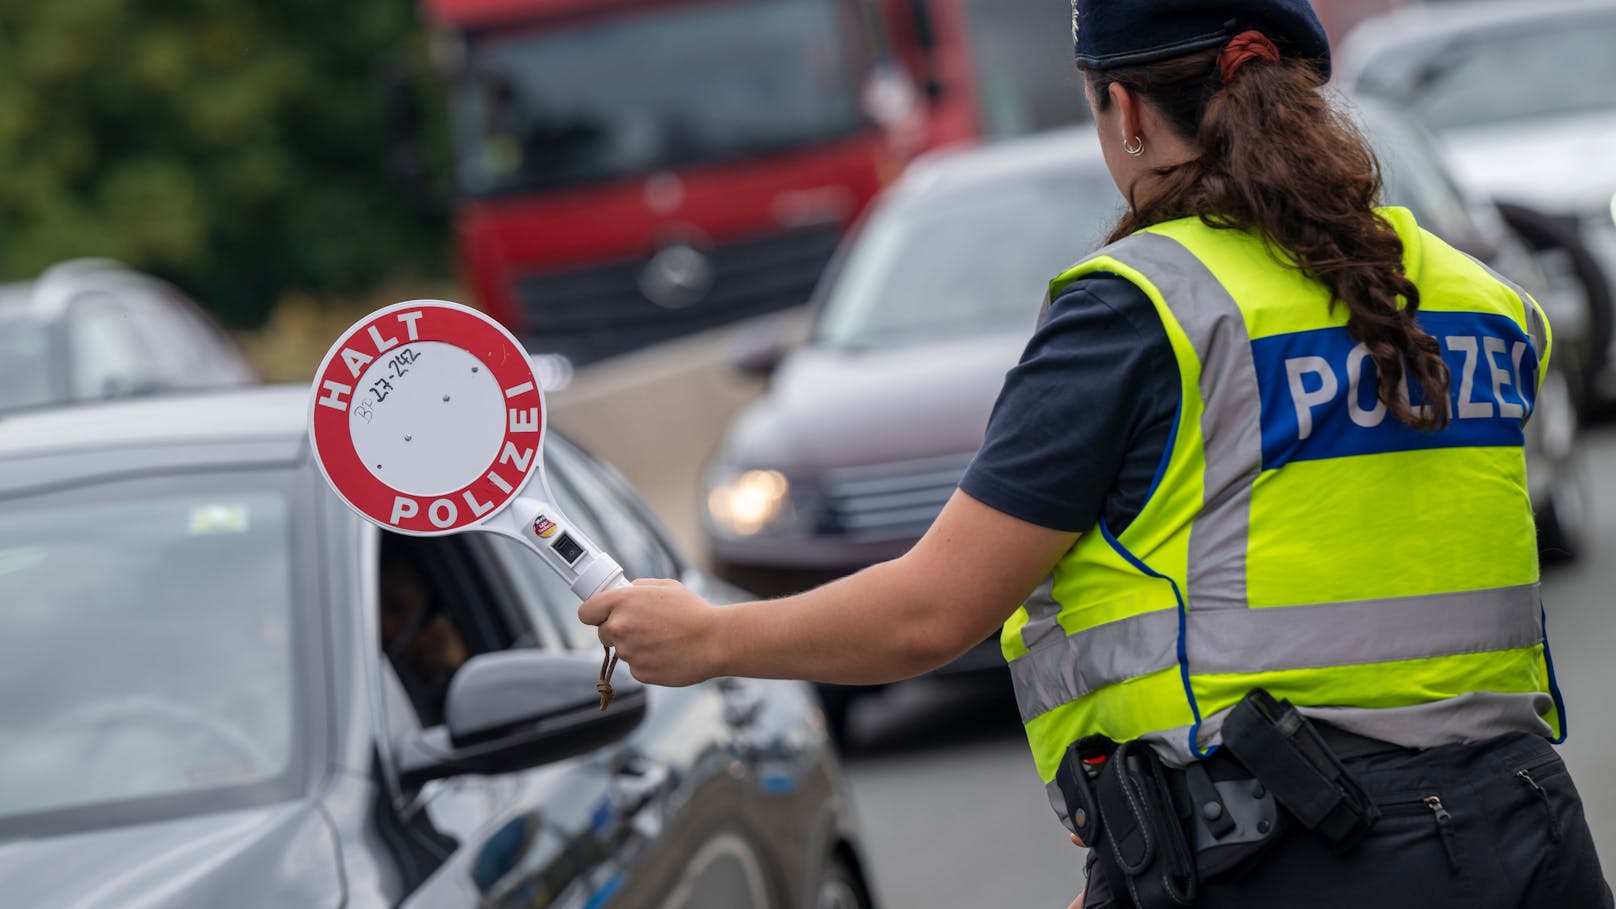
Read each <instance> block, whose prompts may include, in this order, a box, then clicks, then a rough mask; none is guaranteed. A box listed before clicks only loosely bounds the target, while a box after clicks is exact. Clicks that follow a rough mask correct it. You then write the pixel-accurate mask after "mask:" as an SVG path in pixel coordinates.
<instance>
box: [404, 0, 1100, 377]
mask: <svg viewBox="0 0 1616 909" xmlns="http://www.w3.org/2000/svg"><path fill="white" fill-rule="evenodd" d="M970 2H974V0H425V13H426V15H427V17H428V19H429V22H430V24H431V25H432V26H433V28H434V29H435V30H436V32H437V33H438V35H439V37H440V39H441V40H440V45H441V47H442V48H443V53H441V54H440V56H441V58H442V60H443V65H444V66H445V69H446V73H445V75H446V77H447V78H448V80H449V97H450V107H451V112H452V120H453V124H452V128H453V134H454V143H453V144H454V148H455V171H456V173H455V182H456V187H457V203H456V209H455V229H456V234H457V247H458V255H459V257H460V266H461V270H462V274H463V275H464V276H466V278H467V279H468V280H469V282H470V283H471V285H472V287H473V290H474V292H475V294H476V296H477V298H478V299H479V301H480V302H481V304H482V305H483V306H484V308H486V309H487V311H488V312H489V313H490V314H492V315H493V316H495V317H496V318H498V319H500V320H501V321H502V322H504V323H505V324H507V325H509V326H511V328H512V329H513V330H514V331H515V332H516V333H517V334H518V335H520V336H523V337H525V338H528V339H529V340H530V341H531V343H532V345H533V347H534V348H535V349H536V350H548V351H557V352H561V353H564V354H566V355H568V356H570V357H572V358H573V359H574V360H575V361H579V362H586V361H589V360H593V359H597V358H600V357H603V356H609V355H612V354H614V353H619V352H622V351H625V350H630V349H633V348H636V347H640V346H643V345H645V344H648V343H651V342H654V341H657V340H662V339H665V338H668V337H671V336H673V335H677V334H681V333H684V332H688V331H693V330H697V329H701V328H706V327H711V326H714V325H718V324H721V323H724V322H728V321H731V320H733V319H736V318H739V317H741V316H745V315H749V314H754V313H761V312H765V311H769V310H773V309H778V308H782V307H786V306H791V305H794V304H798V303H802V302H805V301H806V300H807V299H808V297H809V294H810V292H811V290H812V287H813V285H814V283H815V281H816V280H817V278H818V276H819V273H820V271H821V269H822V268H823V267H824V265H825V263H826V261H827V260H828V259H829V257H830V255H831V253H832V251H833V250H834V248H835V246H836V243H837V241H838V239H839V238H840V236H841V234H842V232H843V231H844V230H845V229H846V228H847V227H848V225H849V224H850V223H851V222H852V220H853V219H854V218H855V217H856V216H857V215H858V214H859V212H860V211H862V210H863V208H864V206H865V204H866V203H867V202H868V201H869V200H870V199H871V198H872V197H873V196H874V195H875V194H876V192H878V191H879V190H880V188H881V187H882V186H883V185H884V184H886V183H887V182H888V181H889V180H891V179H892V178H893V177H894V176H896V175H897V173H898V172H899V171H900V170H901V169H902V168H903V166H904V165H905V164H906V163H907V161H908V160H909V159H910V158H912V157H913V156H915V155H916V154H918V153H919V152H921V151H924V150H926V149H928V148H932V147H935V146H938V145H942V144H946V143H949V142H953V141H957V140H961V139H967V138H971V137H974V136H977V135H980V134H981V133H982V132H983V128H982V125H981V123H982V119H983V118H982V115H981V112H980V110H979V106H978V96H977V92H976V80H975V79H974V77H973V73H972V65H971V55H970V53H969V52H967V51H966V50H965V48H966V47H967V44H968V39H967V30H968V28H967V19H966V15H967V10H966V6H965V4H967V3H970ZM1001 2H1002V0H1001ZM1042 3H1043V5H1046V6H1047V5H1050V0H1042ZM1055 4H1056V8H1058V7H1059V6H1060V5H1063V4H1064V0H1055ZM1076 100H1077V102H1078V103H1081V98H1080V96H1079V97H1078V98H1077V99H1076Z"/></svg>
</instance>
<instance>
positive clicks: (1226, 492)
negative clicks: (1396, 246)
mask: <svg viewBox="0 0 1616 909" xmlns="http://www.w3.org/2000/svg"><path fill="white" fill-rule="evenodd" d="M1382 215H1383V216H1384V217H1385V218H1386V219H1387V220H1388V221H1389V222H1390V223H1391V224H1392V225H1393V226H1394V227H1396V229H1397V231H1398V233H1399V235H1400V236H1401V237H1402V239H1403V245H1404V250H1405V252H1404V258H1405V267H1406V271H1407V274H1408V275H1409V277H1410V278H1411V279H1412V280H1413V281H1414V282H1415V284H1416V286H1418V287H1419V289H1420V310H1419V316H1418V319H1419V322H1420V324H1421V326H1422V327H1423V328H1424V329H1425V330H1426V331H1427V332H1429V333H1430V334H1431V335H1433V336H1434V337H1435V338H1436V339H1437V340H1438V341H1439V342H1440V343H1441V345H1442V351H1443V358H1444V360H1445V361H1446V362H1447V364H1448V367H1449V369H1450V370H1451V372H1452V383H1451V384H1452V390H1451V393H1450V403H1451V405H1452V421H1451V423H1450V425H1449V426H1448V428H1447V429H1445V430H1443V431H1441V432H1436V433H1429V432H1419V431H1416V430H1414V429H1411V428H1409V427H1408V426H1406V425H1405V424H1403V423H1401V422H1400V421H1399V420H1397V419H1396V418H1395V417H1393V416H1391V415H1390V414H1389V413H1388V412H1387V410H1386V408H1385V406H1384V405H1383V404H1381V403H1380V401H1379V399H1378V394H1377V390H1378V379H1377V376H1376V368H1375V362H1374V359H1373V357H1371V356H1369V354H1368V351H1367V349H1366V348H1365V346H1364V345H1363V344H1360V343H1358V342H1356V341H1354V340H1353V339H1352V337H1351V336H1349V335H1348V333H1347V330H1346V321H1347V310H1346V307H1345V306H1344V305H1337V306H1335V307H1333V308H1332V307H1331V306H1330V300H1329V294H1328V292H1327V291H1326V290H1325V289H1324V287H1323V286H1322V285H1320V284H1318V283H1317V282H1314V281H1311V280H1309V279H1307V278H1305V277H1304V276H1303V275H1302V274H1301V273H1300V272H1299V271H1298V270H1297V269H1295V268H1290V267H1284V266H1281V265H1280V264H1279V263H1278V262H1277V260H1276V259H1275V258H1274V257H1273V255H1271V254H1270V251H1269V250H1268V248H1266V246H1265V244H1264V243H1263V242H1262V240H1261V239H1259V238H1257V237H1255V236H1253V235H1251V234H1248V233H1245V232H1241V231H1236V230H1219V229H1214V228H1211V227H1208V226H1206V225H1204V224H1203V223H1201V222H1200V220H1199V219H1194V218H1191V219H1186V220H1182V221H1175V222H1170V223H1166V224H1161V225H1157V226H1155V227H1152V228H1149V229H1147V230H1144V231H1141V232H1139V233H1136V234H1134V235H1132V236H1130V237H1127V238H1125V239H1123V240H1121V241H1118V242H1117V243H1115V244H1113V245H1111V246H1110V247H1108V248H1106V249H1104V250H1101V251H1100V252H1099V253H1098V254H1096V255H1095V256H1093V257H1092V258H1089V259H1087V260H1086V261H1084V262H1082V263H1080V264H1078V265H1077V266H1075V267H1073V268H1072V269H1070V270H1068V271H1067V272H1065V273H1064V274H1062V275H1060V276H1059V277H1057V278H1056V279H1055V280H1054V281H1053V282H1051V286H1050V292H1051V298H1053V297H1055V296H1058V295H1059V294H1060V292H1061V290H1062V289H1063V288H1064V287H1065V286H1066V285H1068V284H1070V283H1071V282H1073V281H1075V280H1076V279H1078V278H1080V277H1082V276H1083V275H1086V274H1091V273H1095V272H1107V273H1113V274H1117V275H1120V276H1122V277H1124V278H1126V279H1128V280H1130V281H1132V282H1133V283H1134V284H1136V285H1137V286H1138V287H1139V288H1140V289H1141V290H1143V291H1144V292H1145V293H1146V294H1147V295H1148V296H1149V297H1150V299H1151V300H1152V302H1153V303H1154V304H1155V307H1156V310H1157V312H1158V313H1159V315H1160V317H1161V320H1162V323H1163V325H1164V326H1165V327H1166V330H1167V335H1168V339H1169V341H1170V342H1171V345H1172V348H1173V351H1174V354H1175V356H1176V358H1177V360H1178V367H1179V373H1180V376H1181V378H1182V383H1183V387H1182V398H1181V404H1180V406H1179V411H1178V416H1177V422H1176V424H1175V428H1174V430H1173V435H1172V438H1171V440H1170V441H1169V443H1168V446H1167V452H1166V455H1165V456H1164V458H1163V463H1162V464H1161V465H1160V467H1159V468H1158V471H1157V476H1156V480H1155V483H1154V486H1153V489H1152V492H1151V493H1150V495H1149V497H1148V498H1147V500H1146V503H1145V505H1144V508H1143V510H1142V511H1141V512H1140V513H1139V515H1138V517H1137V518H1135V519H1134V521H1133V522H1132V523H1131V524H1129V525H1128V527H1127V528H1126V529H1125V530H1124V531H1123V532H1122V533H1120V534H1112V533H1111V532H1110V530H1109V528H1107V527H1106V526H1105V525H1104V523H1103V521H1102V523H1101V526H1100V527H1099V528H1098V529H1097V532H1093V533H1088V534H1085V535H1083V536H1082V537H1081V538H1079V540H1078V542H1077V544H1076V545H1075V546H1074V547H1073V549H1072V550H1071V551H1070V552H1069V553H1068V554H1067V555H1066V556H1065V557H1064V558H1063V559H1062V560H1061V562H1060V563H1059V564H1058V565H1057V566H1056V568H1055V571H1054V573H1053V574H1052V576H1051V577H1050V578H1049V579H1048V581H1046V582H1045V584H1044V585H1043V586H1042V587H1041V588H1040V589H1039V590H1038V591H1036V592H1035V593H1034V595H1033V597H1032V598H1031V599H1030V600H1029V602H1028V603H1027V604H1026V605H1025V606H1023V607H1022V608H1021V609H1019V610H1018V611H1017V612H1016V614H1015V615H1014V616H1013V617H1012V618H1011V620H1010V621H1009V622H1008V623H1007V624H1006V625H1005V627H1004V631H1003V634H1002V637H1001V643H1002V646H1003V650H1004V654H1005V657H1006V658H1007V659H1008V660H1009V662H1010V668H1011V674H1012V676H1013V677H1014V680H1015V685H1016V693H1017V699H1018V702H1019V705H1020V709H1021V714H1022V720H1023V722H1024V723H1025V725H1026V729H1027V737H1028V740H1029V743H1030V744H1031V746H1032V750H1033V756H1034V759H1035V762H1036V764H1037V766H1038V770H1039V773H1040V775H1041V776H1042V777H1043V779H1044V781H1045V783H1046V784H1047V783H1050V782H1051V781H1052V780H1053V779H1054V776H1055V771H1056V768H1057V766H1058V765H1059V763H1060V760H1061V756H1062V754H1063V753H1064V751H1065V749H1066V748H1067V746H1069V745H1070V744H1071V743H1073V742H1075V741H1077V740H1078V739H1080V738H1083V737H1084V736H1088V735H1091V734H1096V733H1099V734H1104V735H1106V736H1108V737H1110V738H1111V739H1114V740H1116V741H1119V742H1120V741H1127V740H1132V739H1139V738H1145V739H1147V740H1149V741H1151V742H1152V744H1153V745H1155V746H1156V747H1157V748H1158V750H1160V751H1162V752H1163V753H1164V755H1165V756H1167V758H1168V760H1169V761H1172V762H1174V763H1180V764H1182V763H1187V762H1189V761H1191V760H1194V759H1196V758H1198V757H1203V756H1205V754H1206V753H1207V751H1208V749H1210V748H1211V747H1214V746H1215V745H1216V743H1217V741H1218V734H1217V733H1218V729H1219V727H1220V725H1221V720H1222V715H1223V713H1224V712H1226V711H1227V709H1228V708H1230V707H1231V706H1233V705H1234V704H1235V703H1236V702H1237V701H1238V700H1239V699H1240V698H1241V697H1242V696H1243V695H1244V694H1245V693H1246V692H1247V691H1248V690H1250V689H1251V688H1253V687H1259V686H1260V687H1262V688H1265V689H1267V690H1268V691H1269V692H1270V693H1271V694H1273V695H1274V696H1275V697H1280V698H1288V699H1290V700H1291V701H1292V702H1294V703H1295V704H1297V705H1298V706H1299V707H1301V708H1302V709H1303V711H1304V713H1312V714H1314V715H1319V714H1320V713H1327V715H1328V717H1329V718H1331V719H1332V720H1336V721H1339V722H1340V725H1343V726H1345V727H1346V728H1349V729H1352V730H1353V731H1358V732H1362V733H1363V734H1371V735H1374V734H1378V735H1379V736H1380V737H1385V738H1390V739H1392V740H1393V741H1400V742H1401V743H1402V744H1409V745H1427V744H1432V745H1434V744H1440V743H1441V737H1442V736H1443V735H1449V736H1452V737H1454V738H1467V737H1471V736H1474V735H1479V734H1482V733H1487V732H1488V729H1489V726H1490V725H1493V724H1496V723H1497V722H1498V719H1497V718H1498V717H1500V716H1504V715H1507V714H1509V713H1510V710H1511V709H1514V711H1515V714H1516V716H1519V715H1521V714H1522V712H1524V714H1525V716H1526V717H1527V718H1528V720H1527V721H1528V723H1530V724H1534V725H1535V726H1537V728H1538V731H1541V732H1542V733H1543V734H1546V735H1547V734H1555V735H1558V734H1559V732H1560V724H1561V718H1560V711H1559V709H1558V698H1557V697H1552V696H1550V692H1551V690H1552V681H1551V673H1550V669H1549V665H1548V660H1547V651H1546V649H1545V642H1544V632H1543V624H1542V614H1541V603H1540V600H1539V597H1538V562H1537V548H1536V534H1535V529H1534V525H1533V518H1532V508H1531V502H1530V499H1529V498H1528V495H1527V486H1526V464H1525V455H1524V448H1523V445H1524V426H1525V422H1526V419H1527V417H1528V416H1529V415H1530V414H1531V411H1532V406H1533V401H1534V398H1535V394H1536V389H1537V386H1538V383H1539V381H1540V379H1541V378H1542V374H1543V370H1544V369H1545V367H1546V364H1547V357H1548V347H1549V335H1548V326H1547V323H1546V321H1545V320H1544V318H1543V315H1542V313H1541V311H1540V310H1539V309H1538V308H1537V305H1536V303H1535V302H1533V301H1532V300H1531V299H1530V297H1528V296H1527V295H1526V294H1525V293H1524V292H1521V291H1519V290H1518V289H1517V288H1514V287H1513V286H1512V285H1509V284H1508V283H1507V282H1505V281H1504V280H1503V279H1501V278H1498V277H1497V276H1495V275H1492V274H1491V273H1489V272H1488V271H1487V270H1486V269H1485V268H1484V267H1483V266H1481V265H1479V264H1478V263H1476V262H1474V261H1473V260H1471V259H1470V258H1468V257H1466V256H1464V255H1463V254H1461V253H1459V252H1457V251H1455V250H1453V249H1452V248H1451V247H1449V246H1447V245H1446V244H1444V243H1442V242H1441V241H1440V240H1438V239H1437V238H1435V237H1434V236H1432V235H1430V234H1428V233H1425V232H1424V231H1421V230H1420V229H1419V228H1418V226H1417V225H1416V224H1415V223H1414V220H1413V218H1412V216H1411V215H1409V213H1408V212H1407V211H1405V210H1402V209H1386V210H1384V211H1383V212H1382ZM1404 393H1407V392H1406V391H1405V392H1404ZM1419 400H1420V397H1419V393H1418V389H1417V388H1416V389H1415V391H1414V394H1413V401H1414V403H1415V404H1416V405H1417V404H1418V403H1419ZM1365 718H1369V719H1368V720H1367V721H1365ZM1388 719H1390V720H1393V722H1391V723H1389V724H1388V723H1386V722H1384V721H1386V720H1388ZM1377 722H1379V725H1377ZM1399 724H1401V727H1400V726H1399ZM1354 727H1356V728H1354ZM1402 727H1407V728H1409V729H1418V730H1420V731H1419V732H1413V733H1408V732H1405V733H1402V734H1399V732H1398V730H1399V729H1400V728H1402ZM1505 731H1510V730H1509V729H1499V730H1497V732H1498V733H1502V732H1505ZM1494 734H1496V733H1494ZM1410 738H1413V739H1414V740H1413V741H1408V740H1407V739H1410ZM1422 738H1425V739H1428V740H1421V739H1422ZM1051 801H1052V802H1054V803H1055V804H1056V806H1057V810H1060V808H1061V803H1060V799H1059V797H1058V795H1057V794H1055V793H1054V792H1053V791H1052V795H1051Z"/></svg>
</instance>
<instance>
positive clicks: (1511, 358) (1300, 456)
mask: <svg viewBox="0 0 1616 909" xmlns="http://www.w3.org/2000/svg"><path fill="white" fill-rule="evenodd" d="M1419 322H1420V325H1421V327H1423V328H1424V329H1425V330H1426V331H1427V332H1429V333H1430V334H1431V335H1432V336H1433V337H1435V338H1436V339H1437V341H1438V343H1440V344H1441V345H1442V357H1443V360H1444V361H1445V362H1446V363H1447V364H1448V370H1449V371H1450V373H1451V374H1452V381H1451V383H1450V385H1449V392H1448V402H1449V407H1450V411H1449V412H1450V414H1451V419H1450V421H1449V423H1448V428H1447V429H1445V430H1443V431H1442V432H1437V433H1431V432H1420V431H1418V430H1415V429H1411V428H1409V427H1408V426H1407V425H1405V424H1404V423H1403V422H1402V421H1400V420H1398V419H1397V418H1396V417H1394V416H1392V415H1391V414H1390V413H1389V412H1387V411H1386V409H1385V406H1384V405H1382V404H1381V403H1380V402H1379V400H1378V399H1377V394H1378V388H1379V379H1378V371H1377V370H1376V368H1375V361H1374V358H1373V357H1370V356H1368V351H1367V349H1365V348H1364V347H1363V345H1361V344H1359V343H1358V342H1356V341H1354V340H1353V339H1352V338H1351V337H1350V336H1349V335H1348V334H1347V330H1346V329H1345V328H1321V329H1315V330H1312V331H1301V332H1294V333H1292V334H1286V335H1274V336H1271V337H1267V338H1259V339H1257V340H1255V341H1252V342H1251V354H1252V358H1253V359H1254V360H1255V361H1256V366H1257V384H1258V386H1259V388H1260V390H1261V394H1262V456H1263V469H1264V470H1272V469H1274V468H1276V467H1280V466H1282V465H1284V464H1286V463H1289V462H1291V461H1315V460H1322V459H1325V458H1344V457H1351V456H1354V455H1368V454H1385V453H1388V452H1397V451H1421V450H1427V449H1436V448H1471V447H1497V446H1520V445H1522V444H1524V438H1525V435H1524V430H1523V427H1524V426H1525V423H1526V417H1527V416H1528V415H1530V414H1531V412H1532V404H1533V402H1534V401H1535V399H1536V397H1537V366H1538V359H1537V354H1536V352H1535V351H1534V350H1533V349H1532V344H1531V341H1530V339H1529V338H1528V337H1527V336H1526V333H1525V332H1524V331H1522V330H1521V328H1520V326H1519V325H1517V324H1516V323H1515V322H1514V320H1512V319H1510V318H1508V317H1506V316H1502V315H1495V314H1491V313H1477V312H1422V313H1420V316H1419ZM1411 399H1412V401H1413V403H1414V404H1416V405H1418V404H1419V403H1420V401H1421V394H1420V390H1419V387H1418V385H1415V386H1414V387H1413V389H1412V392H1411Z"/></svg>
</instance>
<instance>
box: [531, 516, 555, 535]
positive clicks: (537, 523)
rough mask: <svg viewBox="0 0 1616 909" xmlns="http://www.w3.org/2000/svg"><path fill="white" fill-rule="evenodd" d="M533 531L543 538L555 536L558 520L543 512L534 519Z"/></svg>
mask: <svg viewBox="0 0 1616 909" xmlns="http://www.w3.org/2000/svg"><path fill="white" fill-rule="evenodd" d="M533 532H534V533H536V534H538V535H539V537H540V538H541V539H545V540H548V539H550V538H551V537H553V536H555V532H556V522H554V521H552V520H550V519H549V518H547V517H545V516H544V515H542V514H541V515H539V516H538V517H536V518H534V519H533Z"/></svg>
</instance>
